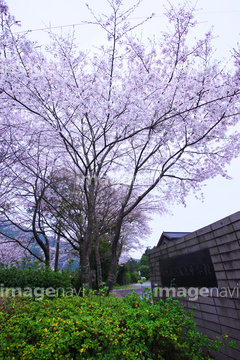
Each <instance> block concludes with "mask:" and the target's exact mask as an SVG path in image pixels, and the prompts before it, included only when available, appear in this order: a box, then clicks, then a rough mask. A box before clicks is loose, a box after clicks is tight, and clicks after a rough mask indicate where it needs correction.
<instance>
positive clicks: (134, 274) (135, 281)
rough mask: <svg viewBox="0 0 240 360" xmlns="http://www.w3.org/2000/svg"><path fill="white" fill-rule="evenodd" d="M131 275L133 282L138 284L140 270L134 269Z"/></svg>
mask: <svg viewBox="0 0 240 360" xmlns="http://www.w3.org/2000/svg"><path fill="white" fill-rule="evenodd" d="M130 275H131V283H133V284H136V283H137V282H138V278H139V275H138V271H134V272H133V273H131V274H130Z"/></svg>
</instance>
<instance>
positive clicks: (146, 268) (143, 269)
mask: <svg viewBox="0 0 240 360" xmlns="http://www.w3.org/2000/svg"><path fill="white" fill-rule="evenodd" d="M139 270H140V272H141V276H143V277H145V278H146V279H147V280H148V279H149V266H148V265H141V266H140V267H139Z"/></svg>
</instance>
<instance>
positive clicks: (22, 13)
mask: <svg viewBox="0 0 240 360" xmlns="http://www.w3.org/2000/svg"><path fill="white" fill-rule="evenodd" d="M125 1H126V4H127V5H128V6H129V5H131V4H133V3H134V1H133V0H125ZM85 2H86V1H83V0H68V1H66V0H41V1H33V0H7V4H8V5H9V8H10V12H11V13H12V14H13V15H14V16H15V17H16V19H17V20H21V23H22V27H21V28H19V29H18V31H23V30H24V31H25V30H35V29H42V28H44V27H46V26H49V24H51V26H52V27H55V26H56V27H57V26H64V25H71V24H81V25H78V26H75V31H76V38H77V42H78V43H79V46H80V49H81V50H86V49H90V48H91V46H92V45H96V46H98V45H101V44H102V42H103V41H105V38H104V34H103V33H102V32H101V31H99V28H97V27H96V26H95V25H89V24H84V21H92V16H91V14H90V13H89V11H88V10H87V8H86V6H85ZM180 2H181V1H180V0H177V1H175V0H172V3H173V4H175V3H176V4H177V3H180ZM87 3H88V4H89V5H90V7H91V8H92V9H94V10H96V13H104V12H105V11H106V8H107V2H106V1H105V0H90V1H87ZM166 3H167V2H166V1H165V0H143V3H142V4H141V5H140V6H139V8H138V9H137V10H136V12H135V13H134V15H133V16H132V17H133V18H141V17H146V16H150V15H151V14H152V13H155V14H156V15H155V17H154V18H153V19H152V20H150V21H149V22H148V23H147V24H145V25H144V26H143V27H142V28H141V31H142V35H143V37H152V36H153V35H155V36H156V37H158V36H159V35H160V32H161V31H164V30H165V29H166V26H167V23H166V21H165V19H164V17H163V13H164V8H163V5H164V4H165V5H166ZM193 3H195V1H193ZM197 9H199V11H198V13H196V20H197V21H198V22H199V25H198V26H197V28H195V30H194V31H195V33H194V36H196V37H201V35H202V34H204V33H205V32H206V31H207V30H208V29H209V28H211V27H212V26H213V27H214V35H216V37H217V38H216V39H215V41H214V46H215V47H216V53H215V54H216V58H218V59H219V60H221V59H224V58H229V52H230V51H231V49H232V48H233V47H235V46H236V44H237V43H238V41H239V39H240V37H239V34H240V0H198V2H197ZM132 21H136V20H134V19H133V20H132ZM68 29H70V28H68V27H64V28H63V30H64V31H67V30H68ZM56 31H59V29H58V30H57V29H56ZM139 31H140V29H139ZM30 36H31V39H32V40H37V41H38V42H40V43H42V44H45V43H46V41H47V35H46V33H45V32H44V31H32V32H31V35H30ZM193 39H194V37H193ZM228 174H229V175H230V176H232V177H233V179H232V180H225V179H222V178H221V177H217V178H215V179H213V180H209V181H207V182H206V183H205V188H204V190H203V193H204V197H205V200H204V202H201V201H199V200H196V199H195V198H194V197H193V196H189V197H188V198H187V200H186V202H187V207H186V208H184V207H183V206H180V205H179V206H175V207H172V208H170V209H169V210H170V211H171V212H172V214H173V215H172V216H170V215H166V216H164V217H160V216H157V215H156V216H155V217H154V220H153V222H152V223H151V224H150V225H151V227H152V229H153V231H152V234H151V235H150V236H149V239H148V241H145V242H144V243H143V244H144V246H145V247H146V246H149V247H153V246H154V245H156V244H157V242H158V239H159V237H160V235H161V233H162V232H163V231H186V232H187V231H189V232H191V231H195V230H197V229H200V228H201V227H203V226H206V225H209V224H211V223H212V222H214V221H217V220H220V219H221V218H223V217H225V216H228V215H231V214H233V213H234V212H236V211H239V210H240V157H239V158H238V159H235V160H234V161H233V162H232V164H231V165H230V166H229V167H228ZM141 254H142V251H140V252H135V253H132V254H131V255H132V256H133V257H134V258H140V257H141Z"/></svg>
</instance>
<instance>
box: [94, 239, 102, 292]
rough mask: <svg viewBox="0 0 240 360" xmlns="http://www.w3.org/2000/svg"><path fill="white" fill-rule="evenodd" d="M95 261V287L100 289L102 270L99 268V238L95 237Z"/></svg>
mask: <svg viewBox="0 0 240 360" xmlns="http://www.w3.org/2000/svg"><path fill="white" fill-rule="evenodd" d="M95 259H96V267H97V286H98V289H101V287H102V285H101V283H102V268H101V259H100V254H99V237H98V236H97V239H96V243H95Z"/></svg>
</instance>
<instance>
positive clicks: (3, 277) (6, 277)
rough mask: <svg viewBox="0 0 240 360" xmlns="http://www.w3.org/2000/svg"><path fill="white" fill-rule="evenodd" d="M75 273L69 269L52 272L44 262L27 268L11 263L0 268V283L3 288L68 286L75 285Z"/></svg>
mask: <svg viewBox="0 0 240 360" xmlns="http://www.w3.org/2000/svg"><path fill="white" fill-rule="evenodd" d="M77 278H78V276H77V273H76V272H72V271H70V270H69V269H66V270H61V271H57V272H54V271H53V270H52V269H50V268H48V267H46V266H45V265H44V264H41V265H40V264H39V263H37V262H36V263H35V264H34V266H29V267H28V268H27V269H24V268H20V266H18V265H17V264H16V265H11V266H10V267H7V266H5V267H3V268H1V269H0V284H1V286H2V289H3V288H21V289H24V288H30V289H35V288H45V289H46V288H50V287H51V288H54V289H56V288H64V289H66V288H69V287H73V286H74V287H75V285H76V284H75V283H76V281H77Z"/></svg>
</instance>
